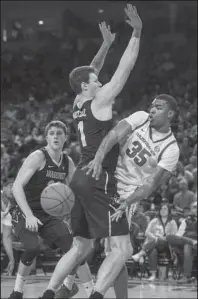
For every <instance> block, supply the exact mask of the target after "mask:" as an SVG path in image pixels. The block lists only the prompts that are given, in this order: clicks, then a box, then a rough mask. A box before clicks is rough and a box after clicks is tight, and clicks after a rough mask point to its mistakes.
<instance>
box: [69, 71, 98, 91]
mask: <svg viewBox="0 0 198 299" xmlns="http://www.w3.org/2000/svg"><path fill="white" fill-rule="evenodd" d="M91 73H95V70H94V68H93V67H92V66H80V67H77V68H75V69H74V70H73V71H71V73H70V74H69V83H70V86H71V88H72V90H73V91H74V92H75V93H76V94H79V93H81V91H82V89H81V83H83V82H85V83H88V82H89V74H91Z"/></svg>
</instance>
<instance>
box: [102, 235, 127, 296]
mask: <svg viewBox="0 0 198 299" xmlns="http://www.w3.org/2000/svg"><path fill="white" fill-rule="evenodd" d="M104 245H105V254H106V256H107V255H109V253H110V252H111V247H110V238H106V239H105V243H104ZM114 291H115V295H116V298H118V299H119V298H123V299H125V298H128V270H127V267H126V265H124V267H123V268H122V270H121V271H120V273H119V274H118V277H117V278H116V280H115V282H114Z"/></svg>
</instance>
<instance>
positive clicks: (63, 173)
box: [24, 148, 68, 210]
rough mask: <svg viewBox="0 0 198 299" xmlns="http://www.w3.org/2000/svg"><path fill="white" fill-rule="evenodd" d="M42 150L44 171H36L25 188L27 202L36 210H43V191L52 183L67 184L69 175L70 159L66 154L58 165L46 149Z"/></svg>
mask: <svg viewBox="0 0 198 299" xmlns="http://www.w3.org/2000/svg"><path fill="white" fill-rule="evenodd" d="M41 150H42V151H43V153H44V155H45V160H46V163H45V166H44V168H43V169H42V170H40V171H36V173H35V174H34V175H33V176H32V178H31V179H30V181H29V182H28V183H27V185H26V186H25V187H24V191H25V195H26V199H27V202H28V204H29V205H30V207H31V208H33V209H35V210H39V209H40V208H41V205H40V196H41V193H42V191H43V190H44V189H45V188H46V187H47V186H48V185H50V184H52V183H56V182H62V183H65V179H66V177H67V175H68V157H67V156H66V155H65V154H63V156H62V159H61V161H60V163H59V164H58V165H57V164H56V163H55V162H54V161H53V160H52V159H51V157H50V156H49V154H48V152H47V151H46V149H45V148H43V149H41Z"/></svg>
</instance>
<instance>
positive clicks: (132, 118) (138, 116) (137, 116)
mask: <svg viewBox="0 0 198 299" xmlns="http://www.w3.org/2000/svg"><path fill="white" fill-rule="evenodd" d="M148 117H149V114H148V113H147V112H145V111H137V112H135V113H133V114H131V115H129V116H128V117H127V118H125V120H126V121H127V122H128V123H129V124H131V125H132V126H133V125H134V126H136V127H137V126H140V125H142V124H143V123H144V122H146V121H147V120H148Z"/></svg>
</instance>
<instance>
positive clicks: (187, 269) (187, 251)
mask: <svg viewBox="0 0 198 299" xmlns="http://www.w3.org/2000/svg"><path fill="white" fill-rule="evenodd" d="M193 258H194V256H193V248H192V245H189V244H185V245H184V276H185V277H186V278H190V277H191V272H192V266H193Z"/></svg>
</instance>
